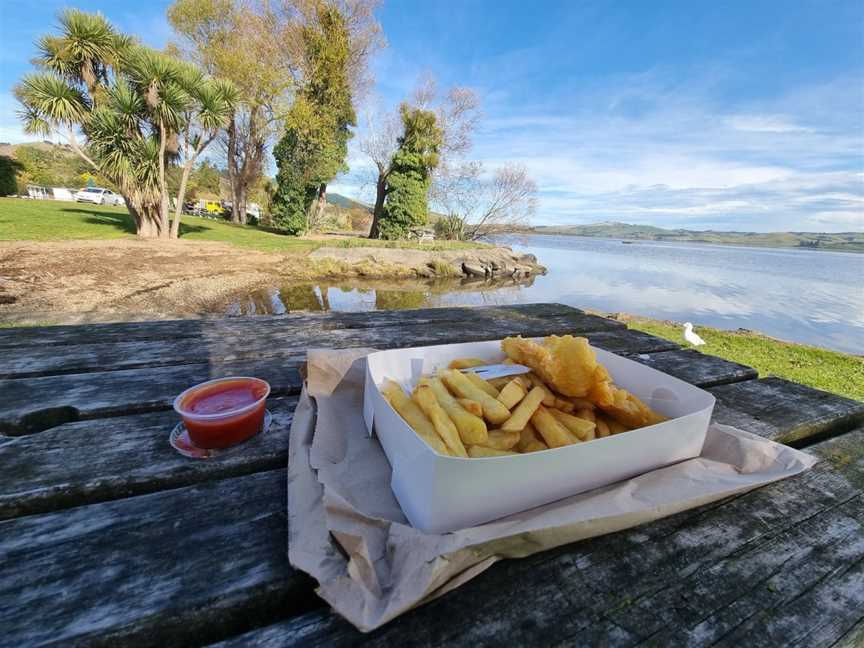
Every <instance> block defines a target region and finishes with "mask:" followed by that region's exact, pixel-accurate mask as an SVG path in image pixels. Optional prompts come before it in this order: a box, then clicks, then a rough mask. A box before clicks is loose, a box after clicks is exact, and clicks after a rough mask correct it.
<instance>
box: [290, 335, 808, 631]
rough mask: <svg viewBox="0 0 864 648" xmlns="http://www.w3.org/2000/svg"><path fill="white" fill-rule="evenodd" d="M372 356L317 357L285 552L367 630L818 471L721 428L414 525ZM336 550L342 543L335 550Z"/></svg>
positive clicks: (295, 443)
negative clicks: (526, 504)
mask: <svg viewBox="0 0 864 648" xmlns="http://www.w3.org/2000/svg"><path fill="white" fill-rule="evenodd" d="M371 351H372V350H371V349H351V350H347V351H346V350H340V351H330V350H316V351H310V352H309V353H308V358H307V361H308V367H307V371H308V379H307V384H306V386H305V387H304V390H303V394H302V395H301V398H300V402H299V404H298V405H297V410H296V413H295V415H294V423H293V425H292V427H291V436H290V443H289V448H290V449H289V460H288V554H289V559H290V561H291V564H292V565H294V566H295V567H296V568H298V569H302V570H303V571H305V572H307V573H308V574H310V575H311V576H313V577H314V578H315V579H316V580H317V581H318V583H319V587H318V590H317V592H318V594H319V595H320V596H321V597H322V598H323V599H324V600H326V601H327V602H328V603H329V604H330V605H331V606H332V607H333V609H334V610H336V611H337V612H338V613H339V614H341V615H342V616H344V617H345V618H346V619H348V621H350V622H351V623H352V624H354V625H355V626H356V627H357V628H358V629H359V630H362V631H364V632H368V631H369V630H373V629H375V628H377V627H378V626H380V625H382V624H384V623H387V622H388V621H390V620H391V619H393V618H395V617H396V616H398V615H400V614H402V613H403V612H406V611H407V610H410V609H411V608H413V607H416V606H418V605H422V604H423V603H425V602H426V601H429V600H431V599H433V598H435V597H437V596H441V595H442V594H444V593H446V592H448V591H450V590H452V589H454V588H456V587H458V586H459V585H461V584H462V583H465V582H467V581H468V580H470V579H471V578H473V577H474V576H476V575H477V574H479V573H481V572H482V571H483V570H485V569H487V568H488V567H490V566H491V565H492V564H493V563H495V562H496V561H498V560H501V559H503V558H520V557H523V556H528V555H531V554H533V553H536V552H538V551H544V550H546V549H551V548H553V547H557V546H559V545H563V544H567V543H570V542H575V541H577V540H582V539H585V538H591V537H594V536H598V535H602V534H605V533H612V532H614V531H619V530H621V529H626V528H629V527H633V526H636V525H638V524H643V523H645V522H650V521H652V520H656V519H658V518H662V517H665V516H667V515H672V514H674V513H678V512H680V511H683V510H686V509H689V508H694V507H697V506H701V505H703V504H707V503H709V502H713V501H716V500H719V499H722V498H725V497H729V496H730V495H734V494H736V493H741V492H744V491H747V490H750V489H752V488H756V487H757V486H761V485H763V484H768V483H770V482H774V481H777V480H780V479H785V478H786V477H791V476H792V475H796V474H798V473H800V472H802V471H804V470H807V469H808V468H810V467H811V466H812V465H813V464H814V463H815V462H816V459H815V457H813V456H811V455H808V454H806V453H804V452H801V451H799V450H795V449H793V448H789V447H787V446H783V445H780V444H777V443H774V442H772V441H768V440H766V439H763V438H761V437H758V436H755V435H752V434H749V433H748V432H744V431H742V430H738V429H735V428H731V427H728V426H722V425H717V424H714V425H712V426H711V428H710V429H709V431H708V437H707V439H706V442H705V446H704V448H703V451H702V455H701V456H700V457H698V458H696V459H691V460H688V461H684V462H681V463H678V464H675V465H672V466H667V467H666V468H661V469H659V470H655V471H652V472H649V473H646V474H643V475H640V476H638V477H635V478H633V479H629V480H627V481H624V482H619V483H616V484H612V485H610V486H606V487H604V488H599V489H596V490H593V491H590V492H588V493H582V494H580V495H574V496H572V497H568V498H566V499H563V500H559V501H557V502H553V503H551V504H547V505H545V506H541V507H537V508H534V509H531V510H528V511H524V512H522V513H517V514H515V515H511V516H509V517H506V518H502V519H500V520H495V521H493V522H489V523H487V524H483V525H480V526H476V527H473V528H468V529H463V530H461V531H457V532H454V533H445V534H441V535H434V534H426V533H423V532H422V531H418V530H416V529H414V528H413V527H411V526H410V525H409V524H408V522H407V521H406V520H405V517H404V515H403V514H402V511H401V509H400V508H399V504H398V502H397V501H396V499H395V497H394V496H393V493H392V491H391V490H390V473H391V470H390V464H389V463H388V461H387V457H386V456H385V455H384V451H383V450H382V449H381V446H380V445H379V444H378V442H377V441H376V440H375V439H374V438H370V437H369V436H368V434H367V432H366V427H365V424H364V422H363V416H362V405H363V385H364V380H365V360H364V358H365V356H366V355H367V354H368V353H370V352H371ZM337 545H338V546H337Z"/></svg>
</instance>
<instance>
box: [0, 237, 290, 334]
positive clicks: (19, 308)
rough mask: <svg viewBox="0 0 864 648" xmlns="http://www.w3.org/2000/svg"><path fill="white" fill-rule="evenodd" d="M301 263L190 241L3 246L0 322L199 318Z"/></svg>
mask: <svg viewBox="0 0 864 648" xmlns="http://www.w3.org/2000/svg"><path fill="white" fill-rule="evenodd" d="M301 262H302V257H300V256H289V255H284V254H268V253H265V252H258V251H250V250H244V249H241V248H237V247H234V246H230V245H224V244H219V243H197V242H195V243H193V242H187V241H169V242H152V241H134V240H129V241H127V240H119V241H57V242H25V243H3V244H0V302H2V303H0V318H2V319H3V320H4V321H19V320H21V321H26V320H27V319H33V318H37V319H38V318H39V317H42V316H46V317H48V318H49V319H50V316H51V315H52V314H59V313H63V314H73V313H74V314H77V315H79V316H80V317H81V319H88V316H92V318H93V319H104V318H111V316H112V315H123V314H128V313H142V314H145V313H146V314H149V315H153V316H160V315H184V314H194V313H196V312H201V311H202V310H204V309H206V308H207V307H209V305H210V304H211V303H212V302H213V300H218V299H224V298H225V297H226V296H227V295H230V294H233V293H236V292H237V291H240V290H247V289H252V288H254V287H256V286H258V285H260V284H261V283H262V282H265V281H267V280H269V279H272V278H273V277H277V276H284V275H285V274H289V273H290V271H291V265H292V264H295V265H300V264H301Z"/></svg>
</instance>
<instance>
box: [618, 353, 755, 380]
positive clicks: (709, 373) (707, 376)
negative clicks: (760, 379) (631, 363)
mask: <svg viewBox="0 0 864 648" xmlns="http://www.w3.org/2000/svg"><path fill="white" fill-rule="evenodd" d="M631 357H632V359H633V360H636V361H637V362H641V363H642V364H645V365H648V366H649V367H653V368H654V369H657V370H658V371H663V372H665V373H668V374H669V375H671V376H675V377H676V378H680V379H681V380H684V381H687V382H689V383H690V384H692V385H699V386H700V387H703V388H705V387H713V386H715V385H723V384H726V383H733V382H739V381H741V380H751V379H753V378H756V377H757V376H758V375H759V372H758V371H756V370H755V369H753V368H752V367H748V366H746V365H742V364H739V363H737V362H730V361H729V360H724V359H723V358H718V357H716V356H711V355H706V354H704V353H699V352H698V351H692V350H690V349H679V350H675V351H664V352H659V353H650V354H648V353H639V354H636V355H631Z"/></svg>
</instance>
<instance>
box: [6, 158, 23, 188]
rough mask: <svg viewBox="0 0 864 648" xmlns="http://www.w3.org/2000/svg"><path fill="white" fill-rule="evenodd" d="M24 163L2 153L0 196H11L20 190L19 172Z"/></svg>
mask: <svg viewBox="0 0 864 648" xmlns="http://www.w3.org/2000/svg"><path fill="white" fill-rule="evenodd" d="M23 170H24V165H23V164H21V163H20V162H19V161H18V160H13V159H12V158H11V157H9V156H8V155H0V196H11V195H12V194H14V193H17V192H18V181H17V176H18V174H19V173H20V172H21V171H23Z"/></svg>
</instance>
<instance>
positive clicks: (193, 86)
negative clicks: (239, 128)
mask: <svg viewBox="0 0 864 648" xmlns="http://www.w3.org/2000/svg"><path fill="white" fill-rule="evenodd" d="M38 46H39V50H40V55H39V57H38V58H37V59H36V60H35V62H36V63H37V65H39V66H40V67H41V68H42V71H40V72H36V73H33V74H28V75H26V76H25V77H24V78H23V79H22V80H21V82H20V83H19V84H18V86H17V87H16V88H15V94H16V97H17V98H18V100H19V101H20V102H21V104H22V106H23V108H22V110H21V111H20V113H19V114H20V115H21V117H22V119H23V121H24V126H25V130H26V131H27V132H30V133H38V134H42V135H49V134H57V135H60V136H62V137H63V138H64V139H65V140H66V141H67V143H68V144H69V145H70V147H71V148H72V150H74V151H75V152H76V153H77V154H78V155H79V156H80V157H81V158H82V159H84V160H85V161H86V162H87V163H88V164H89V165H90V166H92V167H93V169H95V170H97V171H99V172H100V173H102V175H104V176H105V177H107V178H108V179H109V180H111V181H112V182H113V183H114V184H115V185H116V186H117V188H118V189H119V191H120V193H121V194H122V195H123V197H124V198H125V199H126V206H127V208H128V209H129V212H130V214H131V215H132V217H133V218H134V220H135V225H136V230H137V233H138V235H139V236H142V237H145V238H156V237H159V238H169V237H171V236H172V235H173V236H174V237H176V236H177V234H178V231H179V213H178V214H177V216H176V217H175V220H176V221H177V222H176V224H175V226H174V227H171V225H170V223H169V211H168V189H167V184H166V179H165V167H166V165H167V164H168V163H169V162H170V161H172V160H174V159H175V158H176V157H177V156H178V153H179V138H180V134H181V133H184V132H186V130H187V129H188V130H189V132H190V133H191V132H192V130H195V131H196V132H197V130H196V129H197V127H196V126H193V123H194V124H206V127H207V128H211V127H212V124H213V119H214V118H217V117H214V115H218V116H219V117H218V119H222V120H224V119H225V118H226V116H227V115H228V114H229V113H230V110H231V103H232V101H233V100H234V93H233V91H232V90H231V88H230V87H229V86H228V85H226V84H224V83H220V82H217V81H214V80H211V79H208V78H206V77H204V76H203V75H202V74H200V72H199V71H198V70H197V69H195V68H194V66H192V65H190V64H188V63H184V62H181V61H179V60H177V59H174V58H172V57H170V56H167V55H166V54H163V53H160V52H157V51H155V50H153V49H150V48H147V47H144V46H142V45H139V44H137V43H136V42H135V41H134V39H132V38H131V37H129V36H126V35H124V34H120V33H118V32H117V31H116V30H115V29H114V27H113V26H112V25H111V24H110V23H109V22H108V21H107V20H106V19H105V18H104V17H103V16H101V15H99V14H87V13H84V12H81V11H78V10H74V9H70V10H66V11H64V12H62V13H61V14H60V34H59V35H52V36H46V37H44V38H42V39H41V40H40V41H39V43H38ZM202 116H203V117H202ZM220 124H221V122H220ZM79 135H80V136H83V141H79V139H78V138H79ZM205 139H206V138H205ZM211 139H212V138H211ZM208 143H209V141H208ZM195 148H197V146H196V147H195ZM201 150H203V147H202V149H201ZM198 153H200V150H199V151H198ZM196 157H197V154H196ZM178 198H180V199H181V204H182V196H181V197H178Z"/></svg>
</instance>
